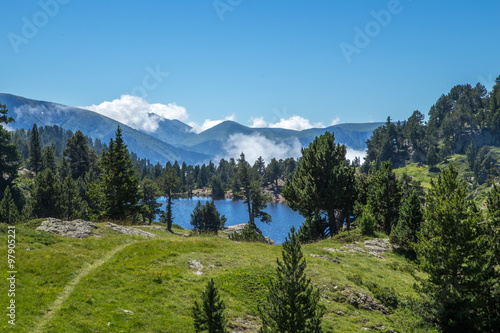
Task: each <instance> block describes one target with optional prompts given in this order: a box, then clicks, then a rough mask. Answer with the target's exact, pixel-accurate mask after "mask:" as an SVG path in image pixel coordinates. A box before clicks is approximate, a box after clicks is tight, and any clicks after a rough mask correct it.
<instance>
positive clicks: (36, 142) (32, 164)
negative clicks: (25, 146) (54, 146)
mask: <svg viewBox="0 0 500 333" xmlns="http://www.w3.org/2000/svg"><path fill="white" fill-rule="evenodd" d="M28 166H29V168H30V170H31V171H33V172H34V173H35V174H38V173H39V172H40V171H42V168H43V158H42V146H41V145H40V136H39V134H38V127H37V126H36V124H34V125H33V128H32V129H31V136H30V152H29V162H28Z"/></svg>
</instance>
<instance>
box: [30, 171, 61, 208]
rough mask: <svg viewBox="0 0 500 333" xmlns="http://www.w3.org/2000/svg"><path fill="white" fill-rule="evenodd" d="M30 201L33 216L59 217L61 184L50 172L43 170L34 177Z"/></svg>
mask: <svg viewBox="0 0 500 333" xmlns="http://www.w3.org/2000/svg"><path fill="white" fill-rule="evenodd" d="M30 200H31V204H30V206H31V207H32V214H34V216H36V217H55V218H58V217H60V216H61V184H60V182H59V179H58V178H57V176H56V175H55V174H54V173H53V172H52V170H50V169H45V170H44V171H42V172H39V173H38V174H37V175H36V178H35V185H34V186H33V190H32V191H31V198H30Z"/></svg>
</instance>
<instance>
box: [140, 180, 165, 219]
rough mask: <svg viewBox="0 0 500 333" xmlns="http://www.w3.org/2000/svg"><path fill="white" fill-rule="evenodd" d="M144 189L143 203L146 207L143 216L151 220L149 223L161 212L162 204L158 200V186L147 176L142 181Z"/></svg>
mask: <svg viewBox="0 0 500 333" xmlns="http://www.w3.org/2000/svg"><path fill="white" fill-rule="evenodd" d="M141 189H142V199H141V203H142V205H143V206H144V207H145V208H146V210H145V212H144V213H143V218H144V220H145V219H148V220H149V224H150V225H151V222H152V221H153V219H154V218H155V216H156V215H157V214H159V213H160V206H161V204H160V203H159V202H158V201H157V200H156V199H157V197H158V192H159V190H158V187H157V186H156V184H155V183H153V181H152V180H151V179H149V178H146V179H144V180H143V181H142V183H141Z"/></svg>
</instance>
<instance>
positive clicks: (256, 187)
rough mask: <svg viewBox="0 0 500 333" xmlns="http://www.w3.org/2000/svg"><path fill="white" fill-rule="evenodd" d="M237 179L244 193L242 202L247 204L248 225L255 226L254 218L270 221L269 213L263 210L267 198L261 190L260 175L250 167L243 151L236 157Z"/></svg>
mask: <svg viewBox="0 0 500 333" xmlns="http://www.w3.org/2000/svg"><path fill="white" fill-rule="evenodd" d="M238 180H239V183H240V184H241V186H242V187H243V194H244V195H245V199H244V200H243V203H244V204H246V205H247V210H248V223H249V225H250V226H252V227H253V228H257V226H256V224H255V219H259V220H260V221H261V222H265V223H268V222H271V220H272V218H271V215H269V214H268V213H266V212H265V211H264V209H265V208H266V206H267V201H268V198H267V197H266V196H265V195H264V194H262V192H261V183H262V181H261V180H260V176H259V174H258V173H257V171H255V170H254V169H252V168H251V167H250V164H248V162H247V161H246V160H245V154H243V153H241V155H240V158H239V159H238Z"/></svg>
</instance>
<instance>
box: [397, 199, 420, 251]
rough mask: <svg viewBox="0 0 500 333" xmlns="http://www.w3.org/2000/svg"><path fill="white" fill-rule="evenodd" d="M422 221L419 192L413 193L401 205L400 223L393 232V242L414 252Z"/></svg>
mask: <svg viewBox="0 0 500 333" xmlns="http://www.w3.org/2000/svg"><path fill="white" fill-rule="evenodd" d="M422 221H423V211H422V204H421V203H420V199H419V197H418V195H417V192H415V191H413V192H412V194H411V195H410V196H409V197H408V198H407V199H406V200H404V202H403V204H402V205H401V210H400V214H399V220H398V223H397V224H396V226H395V227H394V228H392V231H391V242H393V243H395V244H398V245H399V246H401V247H402V248H404V249H406V250H412V249H413V244H414V243H416V241H417V234H418V232H419V231H420V224H421V223H422Z"/></svg>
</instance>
